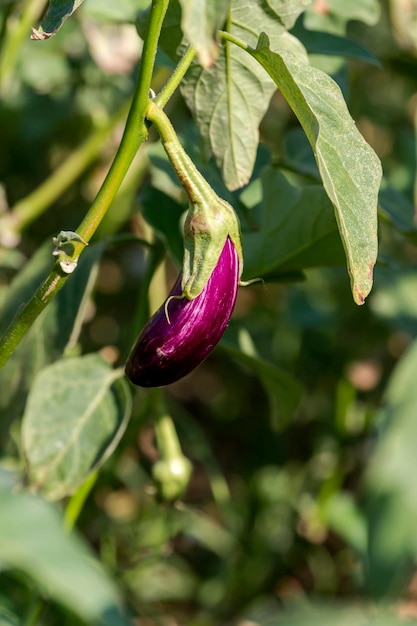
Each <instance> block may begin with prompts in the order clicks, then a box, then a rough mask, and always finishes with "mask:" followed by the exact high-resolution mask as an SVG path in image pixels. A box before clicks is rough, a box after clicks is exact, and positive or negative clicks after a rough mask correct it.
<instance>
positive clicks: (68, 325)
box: [0, 242, 103, 439]
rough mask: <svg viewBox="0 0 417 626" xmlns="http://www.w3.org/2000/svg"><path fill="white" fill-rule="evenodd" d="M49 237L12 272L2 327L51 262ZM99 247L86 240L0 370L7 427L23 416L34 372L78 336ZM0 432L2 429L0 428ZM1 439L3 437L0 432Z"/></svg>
mask: <svg viewBox="0 0 417 626" xmlns="http://www.w3.org/2000/svg"><path fill="white" fill-rule="evenodd" d="M52 250H53V245H52V242H47V243H46V244H45V245H44V246H43V247H42V248H41V249H40V250H39V251H38V252H37V253H36V254H35V255H34V256H33V257H32V258H31V259H30V261H29V262H28V263H27V264H26V266H25V268H24V269H23V270H22V271H21V272H20V273H19V274H18V275H17V276H16V278H15V280H14V281H13V282H12V284H11V286H10V287H9V289H8V293H7V296H8V297H7V300H6V301H5V302H4V305H3V307H2V309H1V312H0V319H1V325H0V327H1V332H4V330H5V329H6V328H7V326H8V325H9V323H10V322H11V320H12V319H13V317H14V315H15V313H16V311H17V310H18V308H19V307H20V306H22V305H23V303H24V302H26V301H27V300H29V298H30V297H31V296H32V294H33V293H34V292H35V290H36V288H37V287H38V286H39V284H40V283H41V281H42V280H43V279H44V277H45V276H46V275H47V273H48V271H49V269H50V268H51V266H52V262H53V260H52ZM102 251H103V246H102V245H101V244H98V245H90V246H89V247H88V248H87V249H86V250H85V251H84V252H83V254H82V255H81V257H80V260H79V263H78V267H77V269H76V271H75V272H74V273H73V274H72V276H70V278H69V279H68V281H67V283H66V285H65V286H64V287H63V288H62V289H61V291H60V292H59V293H58V294H57V296H56V297H55V298H54V300H52V302H51V303H50V304H49V305H48V307H47V308H46V309H45V311H43V313H42V314H41V315H40V316H39V317H38V319H37V320H36V321H35V323H34V324H33V326H32V327H31V328H30V330H29V331H28V333H27V334H26V336H25V337H24V338H23V340H22V341H21V343H20V345H19V346H18V347H17V349H16V350H15V352H14V353H13V355H12V356H11V358H10V359H9V361H8V362H7V363H6V365H5V366H4V368H3V369H2V370H1V371H0V423H1V424H2V428H4V429H7V428H8V426H9V425H10V423H11V422H12V421H13V420H14V419H15V418H16V417H18V416H20V415H21V413H22V411H23V407H24V404H25V401H26V396H27V392H28V390H29V388H30V386H31V384H32V381H33V378H34V376H35V375H36V374H37V372H39V370H41V369H42V368H43V367H44V366H45V365H47V364H48V363H52V362H53V361H55V360H56V359H57V358H59V356H60V355H61V354H62V353H63V352H64V350H65V348H66V346H67V345H68V344H69V343H71V345H73V344H74V343H75V342H76V340H77V335H78V333H79V331H80V327H81V321H82V317H83V311H84V307H85V306H86V304H87V300H88V297H89V294H90V293H91V289H92V288H93V285H94V281H95V277H96V275H97V271H98V261H99V259H100V257H101V254H102ZM0 432H1V431H0ZM0 439H1V437H0Z"/></svg>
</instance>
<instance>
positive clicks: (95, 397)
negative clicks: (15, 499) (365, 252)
mask: <svg viewBox="0 0 417 626" xmlns="http://www.w3.org/2000/svg"><path fill="white" fill-rule="evenodd" d="M121 376H123V372H122V371H121V370H112V368H111V367H110V366H109V365H108V364H107V363H106V362H105V361H103V360H102V359H101V358H100V357H99V356H98V355H95V354H91V355H87V356H84V357H78V358H72V359H65V360H62V361H58V362H57V363H54V364H53V365H50V366H48V367H46V368H44V369H43V370H42V371H41V372H40V373H39V374H38V376H37V377H36V379H35V380H34V382H33V385H32V388H31V391H30V394H29V397H28V401H27V405H26V409H25V413H24V416H23V423H22V443H23V448H24V452H25V456H26V460H27V464H28V473H29V479H30V482H31V484H32V487H33V488H35V489H37V490H41V491H42V492H43V493H44V494H45V495H46V496H47V497H48V498H50V499H59V498H63V497H64V496H66V495H68V494H70V493H72V492H73V491H74V490H75V489H76V488H77V487H78V486H79V485H80V484H81V483H82V482H83V481H84V480H85V479H86V478H87V476H88V475H89V474H90V473H91V472H92V471H94V470H96V469H97V468H98V467H100V466H101V465H102V464H103V463H104V461H105V460H106V459H107V458H108V457H109V456H110V454H111V453H112V452H113V450H114V449H115V447H116V445H117V444H118V442H119V440H120V438H121V436H122V434H123V432H124V430H125V428H126V425H127V422H128V420H129V418H130V410H131V399H130V392H129V389H128V387H127V384H126V382H125V381H124V380H121Z"/></svg>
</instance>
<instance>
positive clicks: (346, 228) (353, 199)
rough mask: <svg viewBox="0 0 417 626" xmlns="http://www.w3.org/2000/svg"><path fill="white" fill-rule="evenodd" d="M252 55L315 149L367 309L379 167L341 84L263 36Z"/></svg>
mask: <svg viewBox="0 0 417 626" xmlns="http://www.w3.org/2000/svg"><path fill="white" fill-rule="evenodd" d="M249 52H250V53H251V55H252V56H253V57H254V58H256V59H257V60H258V61H259V63H260V64H261V65H262V66H263V67H264V68H265V69H266V71H267V72H268V73H269V74H270V76H271V77H272V78H273V80H274V82H275V83H276V84H277V86H278V87H279V89H280V90H281V92H282V94H283V96H284V97H285V99H286V100H287V102H288V103H289V105H290V106H291V108H292V109H293V111H294V113H295V114H296V116H297V117H298V119H299V121H300V123H301V125H302V127H303V129H304V132H305V133H306V135H307V138H308V140H309V141H310V143H311V146H312V148H313V152H314V155H315V158H316V161H317V165H318V168H319V171H320V174H321V177H322V180H323V184H324V188H325V189H326V192H327V194H328V196H329V198H330V199H331V201H332V203H333V205H334V207H335V213H336V219H337V222H338V225H339V230H340V234H341V237H342V241H343V244H344V247H345V251H346V257H347V263H348V270H349V274H350V277H351V283H352V292H353V297H354V300H355V302H356V303H357V304H363V302H364V300H365V298H366V296H367V295H368V293H369V291H370V290H371V287H372V275H373V267H374V264H375V261H376V256H377V248H378V242H377V199H378V190H379V185H380V181H381V164H380V161H379V159H378V157H377V156H376V154H375V152H374V151H373V150H372V148H371V147H370V146H369V145H368V144H367V143H366V142H365V140H364V139H363V137H362V135H361V134H360V133H359V131H358V130H357V128H356V126H355V123H354V121H353V120H352V118H351V117H350V115H349V111H348V109H347V106H346V103H345V101H344V99H343V96H342V93H341V91H340V89H339V87H338V86H337V84H336V83H335V82H334V81H333V80H332V79H331V78H330V76H328V75H327V74H324V73H323V72H321V71H320V70H317V69H316V68H313V67H311V66H310V65H308V63H306V62H305V60H304V59H303V58H302V57H301V56H296V55H294V54H292V53H291V52H289V51H288V50H284V49H283V50H280V51H279V52H273V51H272V50H271V49H270V47H269V40H268V37H267V36H266V35H265V34H262V35H261V37H260V38H259V42H258V46H257V48H256V50H249Z"/></svg>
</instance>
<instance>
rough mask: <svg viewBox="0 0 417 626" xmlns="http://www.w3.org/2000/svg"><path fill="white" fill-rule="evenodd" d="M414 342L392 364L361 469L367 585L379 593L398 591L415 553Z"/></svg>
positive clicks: (416, 351) (416, 427) (416, 426)
mask: <svg viewBox="0 0 417 626" xmlns="http://www.w3.org/2000/svg"><path fill="white" fill-rule="evenodd" d="M416 370H417V342H416V341H414V343H413V344H412V345H411V347H410V348H409V350H408V351H407V353H406V354H405V355H404V357H403V358H402V360H401V361H400V363H399V365H398V366H397V367H396V369H395V371H394V374H393V376H392V377H391V380H390V382H389V385H388V388H387V391H386V394H385V406H384V408H383V409H381V410H380V412H379V414H378V415H377V417H376V421H377V424H378V425H379V437H378V441H377V445H376V449H375V451H374V453H373V455H372V457H371V459H370V462H369V463H368V470H367V473H366V480H365V485H366V491H367V500H366V503H367V510H368V513H369V520H368V523H369V526H368V542H369V547H368V567H369V583H370V585H371V587H372V588H373V590H374V591H376V592H378V593H380V594H382V595H384V594H386V593H387V592H389V591H391V592H392V591H396V590H397V591H398V590H401V589H402V588H403V587H402V583H404V580H405V577H406V576H407V575H408V572H409V570H408V567H409V565H410V561H411V559H415V557H416V556H417V536H416V532H415V529H416V526H417V491H416V487H415V464H416V452H417V449H416V445H417V444H416V442H417V420H416V407H417V386H416V384H415V377H416Z"/></svg>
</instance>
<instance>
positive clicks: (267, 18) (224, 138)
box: [181, 0, 305, 190]
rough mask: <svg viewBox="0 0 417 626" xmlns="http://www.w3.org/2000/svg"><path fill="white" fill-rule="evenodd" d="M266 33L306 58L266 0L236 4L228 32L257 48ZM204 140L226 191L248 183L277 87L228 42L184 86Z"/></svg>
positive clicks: (191, 73)
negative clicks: (210, 61) (209, 64)
mask: <svg viewBox="0 0 417 626" xmlns="http://www.w3.org/2000/svg"><path fill="white" fill-rule="evenodd" d="M261 31H266V32H268V33H269V34H270V36H271V41H272V45H273V46H275V45H277V46H278V45H280V46H283V47H286V48H289V49H291V50H293V51H295V52H296V53H297V54H301V55H302V54H305V51H304V49H303V47H302V45H301V44H300V42H299V41H298V40H297V39H295V38H294V37H292V36H291V35H289V34H288V33H286V32H285V29H284V27H283V26H282V25H281V24H280V23H279V21H278V20H277V18H276V16H275V15H274V14H273V13H272V12H271V10H270V8H269V7H268V6H267V4H266V2H265V1H264V0H256V1H254V2H252V3H251V6H250V11H248V7H247V4H246V3H243V2H235V3H233V4H232V11H231V26H230V32H231V33H232V34H233V35H235V36H237V37H241V38H242V39H244V40H245V41H246V42H247V43H249V44H250V45H253V46H255V44H256V40H257V33H260V32H261ZM181 88H182V93H183V95H184V98H185V100H186V102H187V105H188V106H189V108H190V109H191V111H192V112H193V115H194V117H195V120H196V122H197V125H198V127H199V130H200V133H201V135H202V137H203V138H204V139H205V140H206V141H207V142H208V144H209V145H210V148H211V151H212V153H213V155H214V158H215V161H216V163H217V166H218V167H219V168H220V170H221V172H222V176H223V179H224V181H225V183H226V186H227V188H228V189H231V190H233V189H238V188H240V187H242V186H243V185H245V184H246V183H247V182H248V181H249V179H250V176H251V174H252V171H253V167H254V163H255V159H256V152H257V148H258V143H259V131H258V127H259V124H260V122H261V120H262V118H263V116H264V114H265V112H266V110H267V108H268V105H269V101H270V99H271V96H272V94H273V92H274V91H275V89H276V86H275V85H274V83H273V82H272V81H271V79H270V78H269V77H268V76H267V75H266V74H265V72H263V71H262V70H261V68H260V67H259V66H257V64H256V63H253V62H252V60H249V59H248V56H247V55H245V54H244V52H243V51H242V50H240V49H239V48H238V47H236V46H232V45H230V44H229V43H226V44H225V45H223V46H222V47H221V49H220V52H219V55H218V58H217V60H216V62H215V63H214V65H213V66H212V67H210V68H209V69H207V70H205V69H203V68H202V67H201V65H199V64H198V63H197V62H194V63H193V64H192V65H191V67H190V69H189V71H188V72H187V74H186V76H185V79H184V81H183V83H182V85H181Z"/></svg>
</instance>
